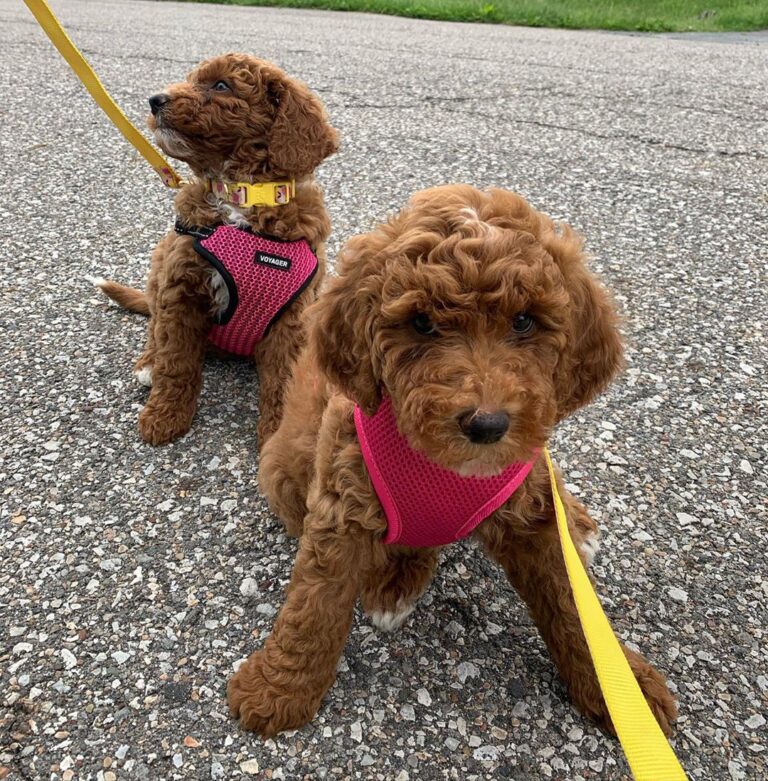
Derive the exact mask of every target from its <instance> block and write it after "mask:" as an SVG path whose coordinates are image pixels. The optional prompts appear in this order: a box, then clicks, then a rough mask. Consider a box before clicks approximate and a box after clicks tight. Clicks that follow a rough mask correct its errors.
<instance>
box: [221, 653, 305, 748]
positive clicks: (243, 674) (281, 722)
mask: <svg viewBox="0 0 768 781" xmlns="http://www.w3.org/2000/svg"><path fill="white" fill-rule="evenodd" d="M284 675H286V676H290V673H285V674H284ZM284 683H287V684H289V680H288V679H287V678H286V681H285V682H284ZM286 690H288V691H290V686H287V687H286V688H282V687H281V688H280V689H277V688H276V687H275V686H273V685H271V684H270V682H269V681H268V680H267V679H266V677H265V675H264V657H263V654H262V653H261V652H257V653H255V654H252V655H251V656H250V657H249V658H248V660H247V661H245V662H243V664H242V665H241V666H240V669H239V670H238V671H237V672H236V673H235V674H234V675H233V676H232V678H230V679H229V683H228V684H227V701H228V703H229V712H230V713H231V714H232V715H233V716H234V717H235V718H239V719H240V724H241V725H242V726H243V727H244V728H245V729H248V730H251V731H253V732H258V733H259V735H262V736H263V737H265V738H271V737H274V736H275V735H277V733H278V732H285V730H289V729H296V728H298V727H301V726H303V725H304V724H306V723H307V722H308V721H310V720H311V719H312V717H313V716H314V715H315V713H316V712H317V708H318V706H319V705H320V698H314V697H313V698H309V697H308V693H307V692H306V691H304V692H302V693H300V694H297V695H295V696H289V695H286V694H285V691H286Z"/></svg>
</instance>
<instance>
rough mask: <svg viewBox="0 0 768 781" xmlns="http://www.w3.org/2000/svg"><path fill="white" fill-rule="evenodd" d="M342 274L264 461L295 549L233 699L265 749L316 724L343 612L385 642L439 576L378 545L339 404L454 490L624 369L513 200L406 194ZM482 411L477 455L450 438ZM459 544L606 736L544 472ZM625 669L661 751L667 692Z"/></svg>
mask: <svg viewBox="0 0 768 781" xmlns="http://www.w3.org/2000/svg"><path fill="white" fill-rule="evenodd" d="M338 269H339V276H338V278H337V279H334V280H332V281H331V282H330V284H329V285H328V287H327V290H326V291H325V292H324V293H323V294H322V295H321V297H320V300H319V301H318V302H317V303H316V304H315V305H314V306H313V307H312V308H311V310H309V311H308V313H307V314H308V317H310V319H311V325H310V339H309V344H308V345H307V347H306V348H305V350H304V351H303V353H302V356H301V359H300V360H299V361H298V362H297V364H296V367H295V370H294V376H293V379H292V382H291V385H290V388H289V390H288V393H287V396H286V404H285V415H284V417H283V420H282V421H281V424H280V427H279V428H278V430H277V432H276V433H275V435H274V436H273V437H272V439H271V440H270V441H269V442H268V443H267V445H266V447H265V449H264V452H263V455H262V459H261V473H260V479H261V485H262V487H263V489H264V491H265V492H266V494H267V496H268V497H269V500H270V502H271V505H272V507H273V509H274V510H275V511H276V512H277V513H278V514H279V515H280V516H281V518H282V519H283V521H284V522H285V524H286V526H287V528H288V530H289V531H290V532H291V533H293V534H297V535H298V534H300V535H301V540H300V544H299V552H298V556H297V559H296V563H295V566H294V570H293V575H292V578H291V582H290V585H289V587H288V593H287V598H286V602H285V604H284V606H283V608H282V610H281V611H280V614H279V615H278V617H277V620H276V622H275V625H274V629H273V631H272V634H271V635H270V636H269V638H268V639H267V641H266V644H265V646H264V648H263V650H261V651H259V652H257V653H254V654H253V655H252V656H251V657H250V658H249V659H248V660H247V661H246V662H245V663H244V664H243V665H242V666H241V667H240V669H239V670H238V672H237V673H236V675H235V676H234V677H233V678H232V679H231V681H230V682H229V688H228V696H229V705H230V709H231V711H232V713H233V715H235V716H238V717H239V718H240V721H241V723H242V724H243V725H244V726H245V727H246V728H248V729H252V730H255V731H257V732H259V733H261V734H263V735H267V736H268V735H274V734H275V733H277V732H280V731H281V730H285V729H291V728H295V727H298V726H300V725H301V724H304V723H305V722H306V721H308V720H309V719H311V718H312V717H313V715H314V714H315V713H316V711H317V709H318V707H319V705H320V702H321V700H322V698H323V696H324V694H325V692H326V691H327V689H328V687H329V686H330V685H331V683H332V681H333V680H334V676H335V673H336V664H337V661H338V658H339V655H340V653H341V651H342V648H343V646H344V643H345V639H346V637H347V634H348V632H349V628H350V625H351V622H352V615H353V608H354V605H355V602H356V600H357V599H358V597H360V598H361V599H362V604H363V607H364V609H365V610H366V612H368V613H369V614H371V615H373V616H374V617H376V618H378V620H379V624H380V625H381V626H388V627H392V626H394V625H396V624H397V623H398V621H399V620H401V619H402V618H403V617H405V616H406V615H407V614H408V613H409V612H410V610H411V609H412V608H413V605H414V603H415V601H416V599H417V598H418V597H419V595H420V594H421V593H422V592H423V591H424V589H425V588H426V587H427V585H428V584H429V582H430V580H431V578H432V576H433V574H434V570H435V566H436V563H437V551H436V550H434V549H414V548H405V547H397V546H392V545H384V544H383V543H382V539H383V537H384V534H385V530H386V521H385V518H384V515H383V513H382V510H381V506H380V504H379V501H378V499H377V497H376V494H375V492H374V489H373V486H372V483H371V481H370V479H369V476H368V473H367V471H366V468H365V465H364V462H363V457H362V455H361V451H360V445H359V443H358V438H357V435H356V432H355V425H354V421H353V409H354V405H355V403H357V404H359V405H360V406H361V407H362V409H363V410H364V411H366V412H368V413H372V412H373V411H374V410H375V409H376V407H377V406H378V404H379V401H380V400H381V398H382V394H384V393H386V394H388V395H389V396H390V397H391V399H392V405H393V409H394V410H395V414H396V419H397V424H398V427H399V429H400V431H401V433H403V434H404V435H405V436H406V437H407V438H408V440H409V441H410V443H411V445H412V446H413V447H415V448H418V449H420V450H422V451H423V452H424V453H426V454H427V455H428V456H429V457H430V458H431V459H432V460H434V461H435V462H437V463H438V464H440V465H442V466H444V467H446V468H449V469H453V470H455V471H458V472H462V473H464V474H467V473H470V474H489V473H497V472H499V471H500V470H502V469H503V468H504V467H505V466H506V465H508V464H509V463H510V462H514V461H525V460H528V459H530V458H531V457H532V453H533V451H534V450H535V449H536V448H539V447H541V446H542V445H543V444H544V443H545V442H546V440H547V438H548V437H549V435H550V433H551V431H552V428H553V426H554V425H555V424H556V423H557V422H558V421H559V420H561V419H562V418H564V417H565V416H566V415H569V414H570V413H571V412H573V411H574V410H576V409H578V408H579V407H581V406H583V405H584V404H587V403H588V402H589V401H590V400H591V399H592V398H593V397H594V396H595V395H596V394H598V393H599V392H600V391H602V390H603V389H604V388H605V387H606V385H607V384H608V382H609V381H610V380H611V378H612V377H613V376H614V375H615V373H616V372H617V370H618V369H619V367H620V365H621V357H622V353H621V344H620V339H619V335H618V332H617V328H616V318H615V315H614V312H613V309H612V306H611V302H610V300H609V298H608V296H607V294H606V293H605V291H604V290H603V289H602V288H601V287H600V286H599V285H598V283H597V281H596V279H595V278H594V277H593V276H592V275H591V274H590V273H589V272H588V270H587V268H586V267H585V264H584V256H583V252H582V242H581V239H580V238H579V237H578V236H577V235H576V234H575V233H574V232H573V231H572V230H571V229H570V228H568V227H567V226H565V225H556V224H554V223H553V222H552V221H551V220H550V219H549V218H547V217H546V216H544V215H543V214H540V213H539V212H537V211H535V210H534V209H533V208H531V207H530V206H529V205H528V204H527V203H526V201H525V200H524V199H523V198H521V197H520V196H517V195H514V194H512V193H508V192H505V191H502V190H490V191H488V192H480V191H478V190H475V189H474V188H472V187H469V186H465V185H455V186H446V187H439V188H435V189H431V190H426V191H424V192H421V193H418V194H417V195H416V196H414V197H413V198H412V200H411V201H410V204H409V205H408V206H407V207H406V208H405V209H404V210H403V211H402V212H401V213H400V214H398V215H397V216H395V217H394V218H392V219H390V220H389V222H387V223H386V224H384V225H382V226H380V227H379V228H378V229H377V230H374V231H373V232H372V233H369V234H367V235H363V236H358V237H356V238H353V239H352V240H351V241H349V242H348V243H347V245H346V247H345V248H344V250H343V252H342V254H341V258H340V262H339V266H338ZM521 315H530V316H531V317H532V318H533V326H532V328H531V329H525V332H524V333H520V332H519V331H521V330H524V329H518V330H517V331H516V330H515V327H514V323H516V322H518V323H519V322H521V320H520V316H521ZM425 318H429V322H431V323H432V325H433V328H432V329H431V331H432V332H431V333H426V334H425V333H424V331H425V330H429V329H425V327H424V323H425ZM523 322H527V319H526V318H523ZM416 326H418V327H416ZM479 409H485V410H489V409H490V410H503V411H506V412H507V413H508V415H509V416H510V421H511V424H510V426H509V429H508V431H507V433H506V434H505V435H504V436H503V438H502V439H501V440H500V441H498V442H496V443H489V444H475V443H473V442H471V441H470V440H469V438H468V437H467V436H465V435H464V433H463V431H462V427H461V420H462V417H463V415H464V414H466V411H467V410H470V411H471V410H479ZM560 491H561V493H562V496H563V499H564V501H565V504H566V509H567V512H568V519H569V524H570V529H571V534H572V535H573V538H574V540H575V542H576V544H577V547H579V548H580V549H581V552H582V557H583V558H585V559H586V558H587V557H586V553H587V551H588V548H589V543H590V539H591V538H592V537H593V536H594V535H595V534H596V532H597V528H596V525H595V523H594V521H593V520H592V519H591V518H590V517H589V515H588V514H587V511H586V509H585V508H584V506H583V505H582V504H581V503H579V502H578V501H577V500H576V499H574V498H573V497H572V496H570V495H569V494H568V493H567V491H565V489H564V488H563V486H562V483H561V484H560ZM474 535H475V537H476V538H477V539H478V540H479V541H480V542H481V543H482V544H483V545H484V547H485V549H486V551H487V552H488V554H489V555H490V556H491V557H492V558H493V559H494V560H495V561H497V562H498V563H499V564H500V565H501V566H502V567H503V569H504V571H505V572H506V574H507V576H508V578H509V581H510V582H511V583H512V585H513V586H514V587H515V589H516V590H517V591H518V593H519V594H520V595H521V597H522V598H523V599H524V601H525V602H526V604H527V606H528V609H529V611H530V613H531V615H532V617H533V619H534V621H535V622H536V624H537V626H538V627H539V630H540V631H541V634H542V636H543V638H544V640H545V642H546V644H547V646H548V648H549V650H550V653H551V655H552V658H553V660H554V662H555V664H556V665H557V668H558V670H559V671H560V674H561V676H562V678H563V679H564V681H565V683H566V684H567V686H568V689H569V692H570V694H571V697H572V698H573V701H574V702H575V703H576V705H577V706H578V707H579V708H580V709H581V710H582V712H584V713H585V714H587V715H588V716H590V717H591V718H593V719H595V720H596V721H597V722H598V723H600V724H601V725H602V726H604V727H606V728H607V729H612V725H611V722H610V717H609V714H608V711H607V709H606V705H605V702H604V700H603V697H602V695H601V693H600V688H599V686H598V682H597V680H596V676H595V672H594V668H593V666H592V662H591V659H590V655H589V651H588V649H587V646H586V642H585V640H584V636H583V634H582V630H581V626H580V623H579V619H578V616H577V613H576V609H575V606H574V602H573V599H572V596H571V590H570V586H569V583H568V577H567V574H566V571H565V566H564V562H563V557H562V553H561V550H560V544H559V540H558V533H557V529H556V522H555V513H554V508H553V503H552V495H551V492H550V487H549V478H548V473H547V470H546V466H545V465H543V464H542V460H541V459H539V460H538V461H537V463H536V465H535V466H534V468H533V469H532V471H531V473H530V474H529V476H528V478H527V479H526V480H525V482H524V483H523V485H522V486H521V487H520V488H519V489H518V490H517V491H516V492H515V493H514V494H513V495H512V497H511V498H510V499H509V500H508V501H507V502H506V503H505V504H504V505H502V506H501V507H500V508H499V509H498V510H497V511H496V512H494V513H493V514H492V515H491V516H490V517H489V518H488V519H486V520H485V521H484V522H483V523H482V524H481V525H480V526H478V527H477V529H476V531H475V532H474ZM625 653H626V655H627V658H628V660H629V663H630V665H631V667H632V669H633V671H634V673H635V675H636V677H637V680H638V682H639V684H640V686H641V688H642V690H643V691H644V693H645V696H646V698H647V700H648V702H649V704H650V706H651V708H652V709H653V712H654V714H655V716H656V718H657V719H658V721H659V723H660V725H661V727H662V729H663V730H664V732H665V733H668V732H669V730H670V724H671V723H672V721H673V720H674V718H675V715H676V705H675V701H674V699H673V698H672V696H671V695H670V693H669V691H668V689H667V686H666V683H665V681H664V677H663V676H662V675H661V674H660V673H659V672H657V671H656V670H655V669H654V668H653V667H652V666H651V665H650V664H649V663H648V662H646V661H645V659H643V657H642V656H640V655H639V654H637V653H635V652H633V651H631V650H629V649H625Z"/></svg>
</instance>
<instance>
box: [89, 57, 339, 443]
mask: <svg viewBox="0 0 768 781" xmlns="http://www.w3.org/2000/svg"><path fill="white" fill-rule="evenodd" d="M149 103H150V107H151V109H152V113H151V115H150V117H149V119H148V125H149V127H150V129H151V130H152V131H153V132H154V136H155V140H156V142H157V143H158V145H159V146H160V147H161V148H162V149H163V150H164V151H165V152H166V153H167V154H169V155H171V156H172V157H175V158H177V159H179V160H183V161H184V162H186V163H188V164H189V166H190V167H191V169H192V171H193V173H194V179H193V180H192V182H191V183H188V184H187V185H185V186H184V187H183V188H182V189H181V191H180V192H179V194H178V195H177V197H176V203H175V207H176V215H177V224H176V230H175V231H171V232H169V233H168V234H167V235H166V236H165V237H164V238H163V239H162V240H161V241H160V243H159V244H158V245H157V247H156V248H155V251H154V253H153V255H152V264H151V268H150V272H149V281H148V284H147V289H146V293H143V292H141V291H138V290H133V289H131V288H127V287H124V286H122V285H119V284H117V283H115V282H111V281H107V280H103V279H100V278H99V279H93V280H92V281H93V282H94V283H95V284H96V285H97V286H98V287H100V288H101V289H102V290H103V291H104V292H105V293H106V294H107V295H108V296H109V297H110V298H113V299H114V300H115V301H117V302H118V303H120V304H122V305H123V306H126V307H127V308H129V309H132V310H133V311H137V312H142V313H144V314H148V315H149V316H150V322H149V333H148V337H147V344H146V347H145V349H144V353H143V354H142V356H141V357H140V358H139V360H138V362H137V363H136V375H137V377H138V379H139V381H140V382H142V383H143V384H145V385H150V386H151V387H152V390H151V393H150V396H149V400H148V402H147V404H146V406H145V407H144V409H143V410H142V412H141V414H140V415H139V430H140V432H141V435H142V436H143V437H144V439H146V440H147V441H148V442H151V443H152V444H154V445H158V444H162V443H164V442H169V441H170V440H172V439H174V438H176V437H178V436H181V435H182V434H185V433H186V432H187V431H188V430H189V427H190V425H191V423H192V418H193V416H194V414H195V409H196V407H197V397H198V395H199V393H200V387H201V385H202V365H203V356H204V353H205V349H206V343H207V341H208V339H209V337H211V340H212V341H213V343H214V344H215V345H216V346H218V347H219V348H220V349H222V350H224V351H226V352H234V353H237V354H241V355H248V356H249V357H253V358H254V359H255V361H256V364H257V366H258V369H259V379H260V388H261V398H260V421H259V437H260V440H261V444H262V445H263V443H264V442H265V441H266V440H267V438H268V437H269V435H270V434H271V433H272V432H273V431H274V430H275V429H276V428H277V424H278V422H279V421H280V418H281V411H282V401H283V392H284V389H285V386H286V383H287V382H288V379H289V377H290V368H291V366H292V364H293V362H294V360H295V359H296V356H297V354H298V352H299V350H300V348H301V346H302V344H303V342H304V331H303V328H302V325H301V323H302V317H301V316H302V312H303V310H304V308H305V307H306V305H307V304H308V303H310V302H311V301H313V300H314V299H315V298H316V289H317V286H318V285H319V283H320V281H321V279H322V277H323V274H324V271H325V245H324V242H325V240H326V239H327V237H328V234H329V233H330V219H329V216H328V213H327V211H326V209H325V206H324V203H323V194H322V191H321V190H320V187H319V186H318V185H317V184H316V182H315V181H314V178H313V172H314V170H315V168H316V167H317V166H318V165H319V164H320V163H321V162H322V161H323V160H324V159H325V158H326V157H328V156H329V155H331V154H333V152H335V151H336V149H337V145H338V136H337V133H336V131H335V130H334V129H333V128H332V127H331V126H330V125H329V123H328V120H327V118H326V115H325V111H324V109H323V106H322V104H321V103H320V101H319V100H318V99H317V98H316V97H315V96H314V95H313V94H312V93H311V92H310V91H309V89H307V87H306V86H305V85H304V84H302V83H301V82H298V81H296V80H295V79H292V78H290V77H288V76H287V75H286V74H285V73H283V72H282V71H281V70H280V69H279V68H278V67H277V66H275V65H272V64H271V63H268V62H264V61H262V60H258V59H256V58H254V57H251V56H248V55H245V54H225V55H223V56H220V57H215V58H213V59H210V60H207V61H205V62H203V63H202V64H201V65H199V66H198V67H197V68H196V69H195V70H194V71H192V73H190V74H189V76H188V78H187V81H185V82H182V83H179V84H173V85H171V86H170V87H168V89H167V90H166V92H164V93H163V94H160V95H154V96H153V97H151V98H150V99H149ZM222 226H223V227H224V230H219V231H217V232H216V233H214V229H216V228H221V227H222ZM227 253H229V256H231V257H226V256H227ZM233 253H234V254H233ZM265 296H266V298H265ZM214 335H215V338H214Z"/></svg>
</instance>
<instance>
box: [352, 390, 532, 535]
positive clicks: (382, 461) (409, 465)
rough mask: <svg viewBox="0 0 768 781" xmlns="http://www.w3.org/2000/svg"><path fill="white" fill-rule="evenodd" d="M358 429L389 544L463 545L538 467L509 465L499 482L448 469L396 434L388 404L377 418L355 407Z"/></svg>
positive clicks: (391, 411) (382, 406)
mask: <svg viewBox="0 0 768 781" xmlns="http://www.w3.org/2000/svg"><path fill="white" fill-rule="evenodd" d="M355 427H356V428H357V436H358V439H359V440H360V447H361V449H362V452H363V458H364V459H365V465H366V467H367V468H368V474H369V475H370V477H371V481H372V482H373V487H374V488H375V489H376V495H377V496H378V497H379V502H381V506H382V508H383V509H384V514H385V515H386V518H387V536H386V537H385V538H384V542H385V543H390V544H391V543H396V544H398V545H408V546H410V547H412V548H433V547H436V546H438V545H447V544H448V543H451V542H456V541H457V540H461V539H463V538H464V537H466V536H467V535H468V534H470V533H471V532H472V531H473V530H474V528H475V527H476V526H478V525H479V524H480V523H482V521H484V520H485V519H486V518H487V517H488V516H489V515H490V514H491V513H492V512H493V511H494V510H497V509H498V508H499V507H501V505H502V504H504V502H506V501H507V499H509V497H510V496H512V494H513V493H514V492H515V490H516V489H517V488H518V487H519V486H520V484H521V483H522V482H523V480H525V478H526V477H527V475H528V473H529V472H530V471H531V468H532V467H533V464H534V461H529V462H526V463H517V464H510V466H508V467H507V468H506V469H505V470H504V471H503V472H502V473H501V474H499V475H496V476H495V477H462V476H461V475H458V474H456V473H455V472H452V471H451V470H449V469H443V468H442V467H439V466H438V465H437V464H435V463H433V462H432V461H429V460H428V459H427V457H426V456H424V455H423V454H422V453H420V452H419V451H417V450H414V449H413V448H412V447H411V446H410V445H409V444H408V440H407V439H406V438H405V437H404V436H403V435H402V434H401V433H400V432H399V431H398V430H397V421H396V420H395V415H394V412H393V410H392V402H391V400H390V399H389V398H384V400H383V401H382V402H381V404H380V405H379V408H378V410H376V413H375V414H374V415H373V416H372V417H368V416H367V415H365V413H364V412H363V411H362V410H361V409H360V408H359V407H358V406H355Z"/></svg>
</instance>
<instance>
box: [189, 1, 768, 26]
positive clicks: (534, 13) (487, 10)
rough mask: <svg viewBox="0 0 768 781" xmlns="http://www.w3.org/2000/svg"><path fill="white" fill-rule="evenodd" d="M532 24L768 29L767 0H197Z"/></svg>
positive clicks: (230, 3)
mask: <svg viewBox="0 0 768 781" xmlns="http://www.w3.org/2000/svg"><path fill="white" fill-rule="evenodd" d="M192 1H193V2H221V3H224V4H227V5H270V6H288V7H291V8H327V9H332V10H336V11H368V12H371V13H378V14H393V15H396V16H412V17H417V18H419V19H445V20H448V21H454V22H492V23H496V24H519V25H525V26H528V27H569V28H576V29H601V30H640V31H647V32H680V31H702V32H725V31H744V30H764V29H767V28H768V0H192Z"/></svg>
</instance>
